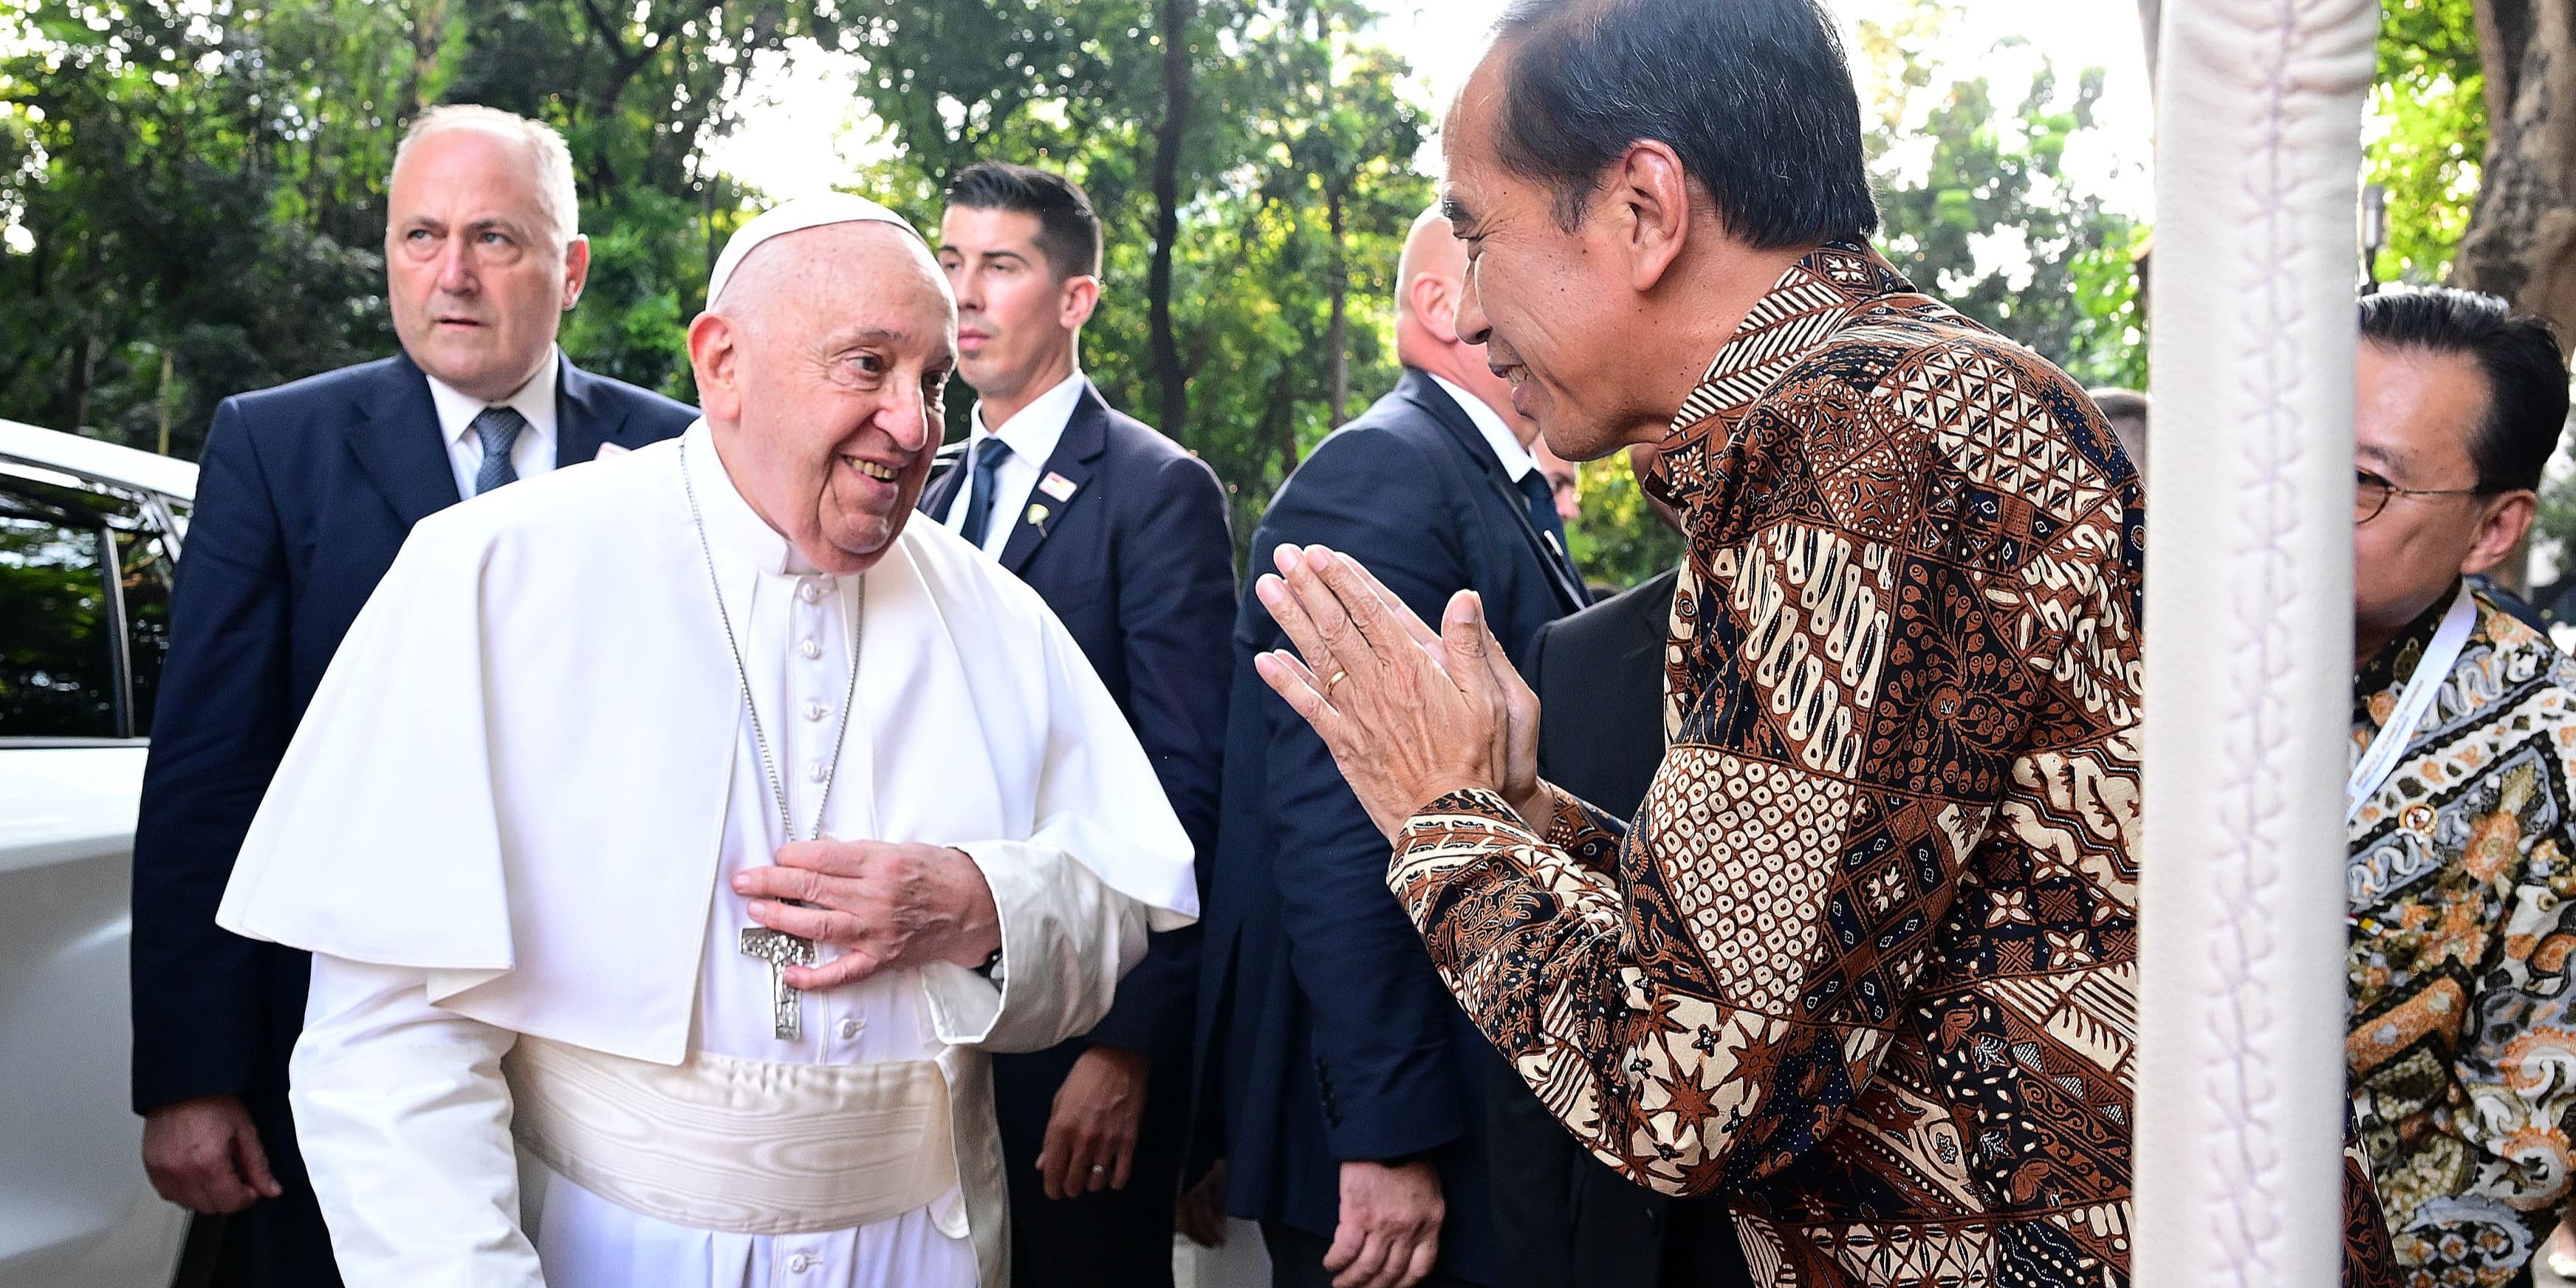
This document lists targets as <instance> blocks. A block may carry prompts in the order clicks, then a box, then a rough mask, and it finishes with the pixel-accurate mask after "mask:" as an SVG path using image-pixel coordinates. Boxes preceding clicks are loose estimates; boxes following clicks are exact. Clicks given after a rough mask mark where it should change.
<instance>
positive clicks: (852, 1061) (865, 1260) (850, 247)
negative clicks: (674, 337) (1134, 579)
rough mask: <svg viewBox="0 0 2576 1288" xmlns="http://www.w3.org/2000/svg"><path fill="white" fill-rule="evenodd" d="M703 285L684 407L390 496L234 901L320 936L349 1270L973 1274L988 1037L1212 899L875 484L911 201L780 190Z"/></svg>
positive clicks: (1028, 641) (306, 1059) (321, 1077)
mask: <svg viewBox="0 0 2576 1288" xmlns="http://www.w3.org/2000/svg"><path fill="white" fill-rule="evenodd" d="M707 297H708V307H707V312H706V313H704V314H703V315H701V316H700V317H699V318H698V319H697V320H696V322H695V323H694V324H693V325H692V326H691V327H690V330H689V357H690V361H691V363H692V364H693V366H694V367H695V369H696V373H697V379H698V390H699V394H700V397H701V401H702V405H703V406H704V408H705V412H706V415H705V419H703V420H701V421H700V422H698V423H697V424H696V425H695V426H693V427H691V428H690V429H689V431H688V432H687V433H686V434H684V435H683V436H682V437H680V438H678V439H676V440H673V441H671V442H667V443H662V444H658V445H656V446H653V447H649V448H645V449H643V450H641V451H637V452H635V453H633V454H632V455H629V456H626V457H622V458H620V459H617V460H613V461H607V462H602V463H599V464H595V465H585V466H582V467H579V468H575V469H566V470H561V471H557V472H556V473H553V474H550V475H547V476H546V477H544V478H540V479H536V480H532V481H530V482H526V483H522V484H520V485H518V486H516V487H511V488H504V489H501V490H499V491H497V492H494V493H492V494H490V495H488V496H485V497H482V498H479V499H477V500H475V501H474V502H472V503H470V504H466V505H461V506H458V507H456V508H454V509H452V510H448V511H445V512H443V513H441V514H439V515H437V516H434V517H432V518H430V519H428V520H425V521H424V522H422V523H421V525H420V526H419V528H418V529H417V530H416V531H415V532H414V533H413V535H412V537H411V540H410V542H409V544H407V545H406V546H405V547H404V548H403V551H402V555H401V557H400V558H399V559H398V560H397V561H396V562H395V564H394V567H393V571H392V572H391V573H390V574H389V575H388V576H387V577H386V578H385V580H384V583H383V585H382V587H381V588H380V589H378V590H377V591H376V594H375V597H374V599H373V600H371V601H370V602H369V604H368V606H367V609H366V611H365V612H364V613H363V614H362V615H361V616H360V617H359V618H358V621H357V624H356V626H355V627H354V628H353V629H352V630H351V631H350V633H349V637H348V642H347V643H346V644H344V645H343V646H342V647H341V650H340V653H339V655H338V660H337V661H336V662H335V663H334V664H333V665H332V668H331V671H330V674H329V676H328V678H327V679H325V680H324V682H323V684H322V687H321V691H320V693H319V694H318V695H317V696H316V698H315V699H314V702H313V706H312V711H311V714H309V715H308V716H306V717H305V720H304V723H303V726H302V729H301V731H300V732H299V733H298V734H297V735H296V738H295V742H294V744H293V746H292V747H291V748H290V749H289V751H288V752H287V755H286V761H285V764H284V765H283V767H282V768H281V769H280V770H279V771H278V774H277V778H276V781H275V785H274V786H272V787H271V788H270V790H269V793H268V796H267V799H266V800H265V802H264V803H263V804H262V806H261V808H260V812H259V817H258V821H257V822H256V823H255V824H254V825H253V827H252V829H251V832H250V836H249V839H248V840H247V841H246V842H245V844H244V846H243V849H242V853H241V859H240V862H239V864H238V866H237V868H236V871H235V874H234V877H233V881H232V885H231V887H230V888H229V890H228V891H227V892H226V895H225V898H224V903H223V910H222V914H221V916H220V917H219V920H220V921H221V923H222V924H223V925H224V926H226V927H227V928H229V929H232V930H234V931H237V932H239V933H241V934H244V935H249V936H252V937H255V938H261V939H270V940H275V941H277V942H280V943H285V944H291V945H294V946H296V947H299V948H305V949H310V950H311V951H312V952H313V953H314V954H315V956H314V962H313V988H312V1001H311V1003H310V1007H309V1010H308V1015H307V1024H306V1028H305V1031H304V1037H303V1040H302V1042H301V1043H300V1044H299V1045H298V1046H297V1047H296V1049H295V1058H294V1064H293V1104H294V1108H295V1117H296V1123H297V1127H298V1129H299V1130H300V1131H301V1132H302V1134H303V1138H304V1154H305V1158H306V1161H307V1162H308V1163H309V1164H310V1166H311V1168H312V1172H313V1182H314V1188H315V1189H316V1190H317V1191H318V1192H319V1193H320V1195H321V1199H322V1207H323V1211H324V1213H325V1214H326V1215H327V1217H328V1218H329V1221H330V1225H331V1237H332V1244H333V1247H334V1248H335V1250H336V1251H337V1253H338V1255H339V1259H340V1265H341V1269H342V1271H343V1273H344V1275H345V1276H346V1277H347V1279H348V1282H349V1283H351V1284H352V1285H356V1286H357V1288H369V1286H373V1285H404V1286H405V1288H413V1286H417V1285H448V1284H457V1285H463V1284H472V1285H532V1284H538V1283H548V1284H552V1285H554V1286H555V1288H585V1286H588V1285H599V1286H602V1288H606V1286H609V1285H615V1286H617V1288H709V1286H713V1285H724V1286H726V1288H733V1286H734V1285H747V1284H762V1285H769V1284H794V1285H808V1284H810V1285H831V1286H834V1288H839V1286H843V1285H862V1284H864V1285H898V1284H899V1285H907V1286H918V1288H938V1286H941V1285H959V1286H962V1285H971V1284H976V1283H978V1282H980V1283H982V1284H984V1285H988V1286H993V1285H999V1284H1001V1283H1002V1282H1003V1281H1004V1277H1005V1274H1006V1268H1005V1265H1004V1257H1005V1249H1006V1247H1007V1243H1006V1241H1005V1239H1004V1237H1003V1228H1002V1227H1003V1221H1004V1216H1005V1213H1004V1209H1003V1198H1004V1193H1005V1189H1004V1185H1003V1178H1002V1174H1001V1166H1002V1164H1001V1149H1000V1145H999V1142H998V1140H997V1139H996V1136H995V1128H994V1122H993V1111H992V1103H991V1092H990V1089H989V1087H988V1086H987V1083H986V1055H985V1053H986V1052H987V1051H1014V1050H1036V1049H1039V1048H1043V1047H1047V1046H1051V1045H1053V1044H1054V1043H1056V1042H1058V1041H1060V1040H1062V1039H1064V1038H1066V1037H1069V1036H1071V1035H1073V1034H1077V1033H1081V1032H1083V1031H1085V1030H1086V1029H1088V1028H1089V1027H1090V1026H1091V1024H1092V1023H1093V1021H1095V1020H1097V1019H1098V1018H1099V1017H1100V1016H1101V1014H1102V1013H1103V1012H1105V1011H1106V1010H1107V1009H1108V1007H1109V1002H1110V998H1111V994H1112V992H1113V990H1114V988H1115V987H1116V984H1117V981H1118V977H1119V975H1120V973H1121V972H1122V971H1124V970H1125V969H1126V968H1127V967H1129V966H1131V965H1133V964H1134V963H1135V962H1136V960H1137V959H1138V958H1139V957H1140V956H1141V955H1142V954H1143V952H1144V950H1145V935H1146V932H1147V931H1148V929H1164V928H1168V927H1175V926H1179V925H1183V924H1186V923H1187V922H1188V920H1189V919H1190V918H1191V917H1193V916H1195V915H1196V912H1197V896H1196V893H1195V890H1194V887H1193V884H1192V880H1191V871H1190V844H1189V841H1188V839H1187V837H1186V836H1184V834H1183V833H1182V831H1181V828H1180V825H1179V824H1178V823H1177V822H1176V821H1175V820H1174V818H1173V816H1172V811H1171V808H1170V806H1169V805H1168V804H1167V803H1166V802H1165V800H1164V798H1163V794H1162V789H1161V788H1160V787H1159V786H1158V785H1157V783H1156V781H1155V778H1154V774H1153V772H1152V770H1151V768H1150V767H1149V766H1148V764H1147V762H1146V759H1145V755H1144V753H1143V752H1142V751H1141V750H1140V749H1139V748H1138V746H1137V743H1136V740H1135V737H1134V735H1133V734H1131V733H1130V732H1129V730H1128V726H1127V722H1126V721H1125V720H1124V719H1123V718H1122V717H1121V716H1120V714H1119V712H1118V709H1117V707H1116V706H1115V705H1114V704H1112V702H1111V701H1110V699H1109V696H1108V694H1107V693H1106V692H1105V691H1104V690H1103V689H1102V687H1101V685H1100V682H1099V681H1098V679H1097V678H1095V677H1094V676H1093V674H1092V672H1091V670H1090V668H1089V667H1088V666H1087V665H1086V664H1085V663H1084V661H1083V657H1082V654H1081V653H1080V651H1079V650H1078V649H1077V648H1076V647H1075V645H1074V643H1073V641H1072V640H1071V638H1070V637H1069V636H1067V635H1066V634H1065V632H1064V630H1063V628H1062V627H1061V626H1059V625H1057V623H1056V621H1055V619H1054V617H1053V616H1051V615H1050V614H1049V613H1048V611H1047V609H1046V607H1045V605H1044V604H1042V603H1041V602H1040V601H1039V599H1038V597H1037V596H1036V594H1034V593H1033V592H1031V591H1029V590H1028V589H1027V588H1026V587H1024V586H1022V585H1021V584H1020V583H1019V582H1017V581H1016V580H1014V579H1013V578H1012V577H1011V576H1010V575H1009V574H1008V573H1006V572H1004V571H1003V570H1002V569H1001V568H1000V566H999V565H997V564H995V563H994V562H993V561H992V560H990V559H987V558H984V557H982V556H981V555H980V554H978V553H977V552H976V551H975V550H974V549H972V548H971V547H969V546H967V545H966V544H965V543H964V542H962V541H961V540H959V539H958V538H957V537H955V536H954V535H952V534H950V533H949V532H948V531H947V530H946V529H944V528H942V527H940V526H939V525H937V524H913V525H911V526H906V524H905V520H906V519H907V518H909V517H910V516H911V514H912V507H913V500H914V498H915V497H916V496H917V495H918V494H919V493H920V490H921V486H922V483H923V481H924V480H925V478H926V477H927V476H928V473H929V470H930V466H931V455H932V451H933V449H934V448H935V447H936V446H937V445H938V441H939V428H940V421H941V417H940V407H939V403H940V389H941V386H942V385H943V384H944V382H945V381H946V380H947V378H948V373H949V369H950V367H951V365H952V364H953V363H954V361H955V358H954V351H955V332H956V325H957V324H956V309H955V305H954V303H953V302H952V300H951V298H950V296H949V293H948V287H947V285H946V283H945V281H944V279H943V278H942V276H941V274H940V271H939V266H938V265H937V264H936V263H935V262H933V261H932V259H931V256H930V253H929V250H928V248H927V247H926V246H924V245H923V243H922V241H921V239H920V237H919V235H918V234H917V233H915V232H914V231H913V230H912V228H911V227H910V226H909V225H907V224H905V223H903V222H902V221H901V220H900V219H899V218H897V217H896V216H894V215H893V214H891V213H889V212H887V211H886V210H885V209H883V208H882V207H879V206H876V205H874V204H873V203H870V202H866V201H862V200H860V199H858V198H855V197H834V198H825V199H820V200H813V199H809V200H802V201H797V202H791V203H788V204H787V205H784V206H781V207H779V208H778V209H776V210H773V211H771V212H769V213H768V214H765V215H762V216H760V217H758V218H756V219H754V220H752V221H751V222H750V223H748V224H746V225H744V227H743V228H742V230H741V231H740V232H739V233H737V234H736V235H735V237H734V238H733V241H732V242H731V244H730V245H728V246H727V247H726V249H725V253H724V255H723V256H722V257H721V258H720V259H719V260H718V261H717V264H716V268H715V272H714V274H713V275H712V279H711V281H710V283H709V286H708V291H707ZM817 837H820V838H824V839H821V840H815V839H812V838H817Z"/></svg>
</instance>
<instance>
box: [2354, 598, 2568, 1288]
mask: <svg viewBox="0 0 2576 1288" xmlns="http://www.w3.org/2000/svg"><path fill="white" fill-rule="evenodd" d="M2450 603H2451V596H2449V595H2447V594H2446V595H2444V596H2442V597H2441V599H2440V600H2439V601H2438V602H2436V603H2435V604H2434V606H2433V607H2432V608H2431V609H2430V610H2428V611H2427V612H2426V613H2425V615H2424V616H2423V617H2422V618H2421V619H2419V620H2417V621H2416V622H2415V623H2414V624H2413V625H2411V626H2409V627H2408V628H2407V629H2406V630H2405V631H2404V632H2403V633H2401V634H2400V635H2399V636H2398V637H2397V638H2396V639H2395V640H2394V641H2391V642H2390V644H2389V645H2388V647H2386V648H2385V649H2382V650H2381V651H2380V654H2379V656H2378V657H2376V658H2374V659H2372V660H2371V662H2370V664H2369V665H2367V666H2365V667H2364V668H2362V671H2361V673H2360V674H2359V675H2358V676H2356V677H2355V678H2354V681H2353V712H2352V743H2353V747H2354V748H2355V754H2356V755H2357V754H2359V749H2361V748H2364V747H2367V746H2368V745H2369V743H2370V740H2371V739H2372V738H2373V737H2374V736H2376V735H2377V734H2378V732H2379V729H2380V726H2381V724H2382V723H2383V722H2385V721H2386V720H2387V719H2388V717H2389V715H2390V713H2391V712H2392V711H2393V710H2394V709H2395V708H2396V705H2397V696H2398V692H2399V690H2400V689H2402V688H2403V687H2404V686H2405V684H2406V681H2407V680H2408V679H2410V678H2411V677H2412V676H2413V675H2414V673H2415V664H2416V662H2417V660H2418V659H2420V658H2421V657H2422V656H2423V654H2424V651H2425V649H2426V648H2427V647H2428V646H2429V644H2430V643H2431V641H2432V638H2433V633H2434V631H2435V629H2436V628H2437V626H2438V625H2439V623H2440V621H2441V618H2442V614H2443V613H2444V611H2445V610H2447V609H2448V608H2449V607H2450ZM2571 770H2576V661H2570V660H2569V659H2568V658H2567V656H2566V655H2565V654H2562V653H2560V652H2559V651H2558V650H2557V649H2556V648H2554V647H2552V646H2551V645H2550V643H2549V641H2548V640H2547V639H2545V638H2543V637H2542V636H2541V635H2540V634H2539V633H2538V632H2537V631H2534V630H2532V629H2531V628H2530V627H2528V626H2525V625H2523V624H2522V623H2521V622H2519V621H2516V620H2515V619H2514V618H2513V617H2512V616H2511V615H2509V614H2507V613H2505V612H2503V611H2501V610H2499V609H2498V608H2497V607H2496V606H2495V604H2494V603H2492V602H2490V601H2489V600H2488V599H2487V598H2486V597H2485V596H2483V595H2481V596H2479V597H2478V620H2477V626H2476V629H2475V630H2474V631H2472V632H2471V634H2470V637H2469V642H2468V647H2467V648H2466V650H2465V651H2463V652H2462V654H2461V655H2460V660H2459V662H2458V663H2457V664H2456V665H2454V666H2453V667H2452V668H2451V676H2450V679H2449V681H2448V682H2447V683H2445V684H2444V685H2443V686H2442V688H2441V690H2440V693H2439V696H2438V697H2437V698H2436V699H2435V701H2434V705H2433V709H2432V711H2431V712H2430V713H2428V714H2427V715H2426V716H2425V719H2424V724H2423V725H2422V726H2420V727H2419V729H2418V731H2417V732H2416V734H2415V737H2414V741H2413V742H2412V743H2411V744H2409V746H2408V747H2407V750H2406V756H2405V759H2404V760H2403V761H2401V762H2399V764H2398V766H2397V770H2396V772H2395V773H2393V774H2391V775H2390V776H2389V779H2388V781H2387V783H2386V784H2384V785H2383V786H2382V787H2381V788H2380V790H2379V792H2378V794H2377V795H2375V796H2374V797H2372V798H2371V800H2370V801H2369V802H2368V803H2366V804H2364V805H2363V806H2362V809H2361V813H2360V814H2359V815H2357V816H2355V817H2354V819H2353V820H2352V824H2351V826H2350V827H2349V828H2348V829H2347V831H2348V836H2347V839H2348V840H2349V841H2350V843H2351V859H2350V861H2349V863H2348V865H2347V866H2346V868H2345V890H2346V895H2347V901H2348V906H2349V910H2350V912H2351V916H2352V938H2351V948H2350V952H2349V954H2348V957H2347V960H2346V966H2347V968H2348V969H2349V971H2350V982H2351V988H2352V1006H2353V1011H2352V1027H2351V1032H2350V1034H2349V1035H2348V1036H2347V1038H2346V1039H2345V1045H2344V1054H2345V1058H2346V1060H2347V1062H2348V1064H2349V1066H2350V1069H2351V1078H2352V1106H2353V1116H2354V1119H2355V1120H2356V1122H2357V1123H2358V1125H2359V1126H2360V1128H2361V1140H2362V1145H2363V1148H2364V1149H2366V1150H2367V1151H2368V1153H2369V1155H2370V1160H2371V1164H2372V1170H2373V1171H2374V1173H2375V1174H2376V1176H2377V1180H2378V1185H2379V1197H2380V1201H2381V1203H2382V1205H2383V1206H2384V1207H2385V1208H2386V1210H2387V1215H2388V1225H2389V1230H2390V1233H2391V1236H2392V1241H2393V1243H2394V1245H2395V1249H2396V1254H2397V1260H2398V1263H2399V1264H2400V1266H2401V1267H2403V1268H2404V1271H2405V1278H2404V1282H2406V1283H2409V1284H2415V1285H2428V1286H2429V1285H2434V1284H2462V1285H2471V1284H2474V1285H2493V1284H2503V1283H2507V1282H2510V1281H2512V1280H2513V1279H2514V1277H2515V1276H2516V1275H2517V1274H2519V1273H2520V1272H2521V1270H2522V1268H2523V1266H2524V1265H2525V1264H2526V1263H2528V1262H2529V1261H2530V1260H2531V1258H2532V1256H2533V1255H2534V1253H2535V1252H2537V1251H2538V1250H2539V1249H2540V1248H2541V1247H2543V1246H2544V1243H2545V1240H2546V1239H2547V1238H2548V1235H2549V1230H2550V1227H2552V1226H2554V1225H2556V1224H2557V1223H2558V1219H2559V1216H2560V1214H2561V1212H2562V1211H2563V1210H2564V1209H2565V1208H2566V1206H2567V1199H2568V1168H2569V1163H2570V1157H2569V1155H2570V1151H2569V1145H2568V1131H2569V1115H2570V1113H2571V1112H2576V971H2571V969H2570V966H2571V961H2576V904H2571V903H2570V899H2571V897H2576V834H2571V831H2570V827H2571V820H2576V807H2571V803H2570V800H2571V798H2570V791H2569V779H2570V771H2571Z"/></svg>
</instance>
